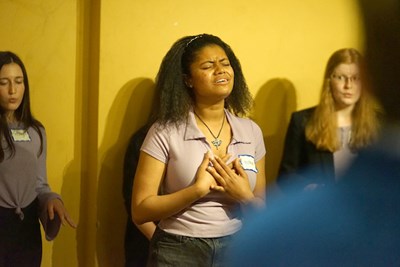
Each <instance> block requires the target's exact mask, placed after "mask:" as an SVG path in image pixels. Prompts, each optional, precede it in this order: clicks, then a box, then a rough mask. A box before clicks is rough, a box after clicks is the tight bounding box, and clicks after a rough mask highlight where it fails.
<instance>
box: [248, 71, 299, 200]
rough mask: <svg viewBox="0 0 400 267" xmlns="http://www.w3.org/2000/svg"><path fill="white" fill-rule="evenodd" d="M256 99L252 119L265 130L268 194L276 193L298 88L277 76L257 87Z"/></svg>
mask: <svg viewBox="0 0 400 267" xmlns="http://www.w3.org/2000/svg"><path fill="white" fill-rule="evenodd" d="M254 102H255V108H254V115H253V119H254V121H255V122H257V124H258V125H259V126H260V127H261V129H262V131H263V134H264V142H265V146H266V149H267V154H266V158H265V161H266V165H265V168H266V170H265V172H266V176H267V186H268V193H270V194H271V193H275V192H276V193H277V192H278V191H277V190H275V189H276V185H275V180H276V177H277V175H278V169H279V164H280V161H281V157H282V151H283V145H284V140H285V135H286V130H287V126H288V124H289V120H290V116H291V114H292V112H294V111H295V110H296V107H297V101H296V90H295V87H294V85H293V84H292V83H291V82H290V81H289V80H287V79H281V78H274V79H271V80H269V81H267V82H266V83H265V84H264V85H263V86H262V87H261V88H260V89H259V90H258V92H257V95H256V96H255V98H254Z"/></svg>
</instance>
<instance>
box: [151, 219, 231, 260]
mask: <svg viewBox="0 0 400 267" xmlns="http://www.w3.org/2000/svg"><path fill="white" fill-rule="evenodd" d="M232 238H233V236H224V237H218V238H198V237H190V236H181V235H175V234H170V233H167V232H165V231H163V230H161V229H159V228H158V227H157V229H156V231H155V233H154V235H153V238H152V239H151V242H150V254H149V261H148V265H147V266H151V267H153V266H157V267H159V266H162V267H164V266H174V267H176V266H184V267H187V266H190V267H192V266H193V267H194V266H198V267H206V266H207V267H208V266H213V267H214V266H215V267H216V266H221V267H222V266H227V262H228V261H227V258H226V254H227V249H228V248H229V245H230V244H231V240H232Z"/></svg>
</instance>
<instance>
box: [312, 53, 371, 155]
mask: <svg viewBox="0 0 400 267" xmlns="http://www.w3.org/2000/svg"><path fill="white" fill-rule="evenodd" d="M343 63H344V64H352V63H354V64H356V65H358V66H359V68H360V75H361V80H362V81H363V82H364V81H365V79H363V77H364V76H365V75H364V73H365V65H364V64H365V63H364V61H363V57H362V56H361V54H360V53H359V52H358V51H357V50H355V49H353V48H344V49H340V50H338V51H336V52H335V53H333V54H332V56H331V57H330V58H329V60H328V63H327V66H326V69H325V74H324V82H323V85H322V91H321V98H320V103H319V104H318V106H317V107H316V109H315V110H314V113H313V114H312V116H311V118H310V120H309V121H308V122H307V125H306V138H307V140H309V141H310V142H312V143H313V144H314V145H315V146H316V147H317V148H318V149H321V150H328V151H331V152H335V151H336V150H338V149H339V148H340V140H339V139H338V136H337V127H338V126H337V119H336V114H335V100H334V98H333V95H332V88H331V76H332V74H333V71H334V70H335V68H336V67H337V66H338V65H340V64H343ZM366 85H367V84H366V83H363V84H362V89H361V95H360V99H359V100H358V101H357V103H356V104H355V106H354V109H353V111H352V126H351V139H350V143H349V146H350V148H351V149H352V150H358V149H360V148H363V147H365V146H367V145H368V144H370V143H371V142H372V141H373V140H374V139H375V138H376V136H377V132H378V128H379V123H378V118H377V114H378V106H377V104H376V101H375V100H374V99H373V97H372V96H371V95H370V94H369V92H368V90H366Z"/></svg>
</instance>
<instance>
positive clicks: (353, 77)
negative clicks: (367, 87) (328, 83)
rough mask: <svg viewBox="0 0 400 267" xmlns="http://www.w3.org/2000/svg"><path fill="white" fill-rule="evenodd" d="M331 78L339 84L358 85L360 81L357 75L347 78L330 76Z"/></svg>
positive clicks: (344, 76)
mask: <svg viewBox="0 0 400 267" xmlns="http://www.w3.org/2000/svg"><path fill="white" fill-rule="evenodd" d="M331 77H332V79H333V80H335V81H337V82H341V83H345V82H352V83H359V82H360V81H361V78H360V76H358V75H354V76H350V77H348V76H346V75H336V74H332V76H331Z"/></svg>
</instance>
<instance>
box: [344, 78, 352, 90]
mask: <svg viewBox="0 0 400 267" xmlns="http://www.w3.org/2000/svg"><path fill="white" fill-rule="evenodd" d="M352 84H353V81H352V80H351V78H349V77H346V79H345V81H344V88H351V86H352Z"/></svg>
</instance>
